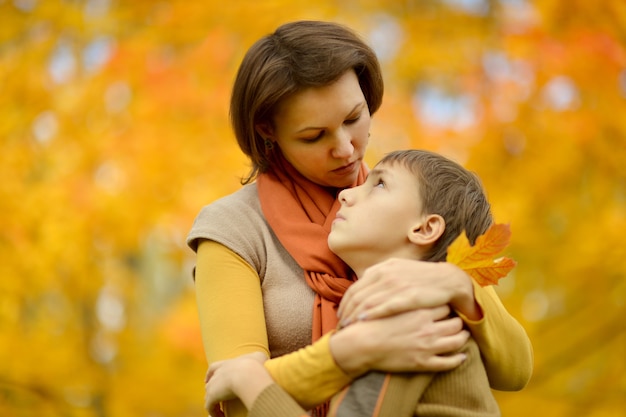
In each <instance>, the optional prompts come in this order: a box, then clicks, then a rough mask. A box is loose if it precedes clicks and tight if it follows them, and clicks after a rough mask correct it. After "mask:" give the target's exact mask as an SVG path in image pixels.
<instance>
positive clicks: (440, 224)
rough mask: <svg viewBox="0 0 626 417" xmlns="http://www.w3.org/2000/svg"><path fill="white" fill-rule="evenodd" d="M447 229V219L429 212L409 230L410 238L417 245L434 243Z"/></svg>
mask: <svg viewBox="0 0 626 417" xmlns="http://www.w3.org/2000/svg"><path fill="white" fill-rule="evenodd" d="M444 230H446V221H445V220H444V219H443V217H441V216H440V215H438V214H428V215H426V216H423V217H422V218H421V222H420V223H418V224H416V225H414V226H413V227H412V228H411V230H410V231H409V240H410V241H411V242H413V243H414V244H416V245H421V246H425V245H432V244H434V243H435V242H436V241H437V239H439V237H440V236H441V235H442V234H443V232H444Z"/></svg>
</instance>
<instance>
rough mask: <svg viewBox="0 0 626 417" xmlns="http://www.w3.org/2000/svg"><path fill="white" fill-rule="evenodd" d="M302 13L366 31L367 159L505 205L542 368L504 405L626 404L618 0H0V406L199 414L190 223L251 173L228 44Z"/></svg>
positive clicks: (516, 292) (499, 217)
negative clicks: (376, 68)
mask: <svg viewBox="0 0 626 417" xmlns="http://www.w3.org/2000/svg"><path fill="white" fill-rule="evenodd" d="M295 19H327V20H335V21H339V22H342V23H345V24H348V25H350V26H352V27H353V28H355V29H356V30H357V31H359V32H360V33H361V34H362V35H363V37H364V38H365V39H367V41H368V42H369V43H370V44H371V45H372V46H373V47H374V48H375V49H376V51H377V53H378V55H379V57H380V59H381V62H382V64H383V67H384V74H385V79H386V80H385V81H386V93H385V100H384V103H383V107H382V109H381V110H380V111H379V113H378V114H376V115H375V117H374V121H373V127H372V141H371V146H370V148H369V153H368V156H367V158H368V161H369V162H370V164H371V163H374V162H375V161H376V160H377V159H378V158H380V157H381V156H382V155H383V154H384V153H386V152H388V151H390V150H394V149H399V148H408V147H417V148H427V149H431V150H435V151H438V152H442V153H444V154H446V155H447V156H449V157H452V158H454V159H456V160H458V161H459V162H461V163H463V164H464V165H466V166H467V167H469V168H471V169H472V170H474V171H476V172H477V173H478V174H479V175H480V176H481V177H482V178H483V180H484V184H485V187H486V189H487V191H488V193H489V196H490V199H491V200H492V202H493V206H494V210H495V215H496V221H498V222H501V223H511V225H512V244H511V247H510V251H509V253H508V254H507V255H509V256H511V257H512V258H514V259H515V260H516V261H518V266H517V267H516V269H515V270H514V272H513V273H512V274H511V275H510V276H509V277H507V278H505V279H503V280H502V281H500V285H499V286H498V291H499V293H500V295H501V297H502V300H503V302H504V303H505V305H506V306H507V307H508V308H509V310H510V311H511V312H512V313H513V314H514V315H515V316H516V317H517V318H518V319H519V320H520V321H521V322H522V323H523V324H524V326H525V327H526V329H527V331H528V333H529V335H530V337H531V339H532V341H533V344H534V348H535V359H536V363H535V372H534V376H533V379H532V381H531V383H530V384H529V386H528V387H527V388H526V389H525V390H523V391H521V392H515V393H503V392H498V393H497V394H496V395H497V399H498V401H499V402H500V405H501V407H502V412H503V415H504V416H527V415H529V414H532V415H539V416H544V415H545V416H548V415H549V416H594V417H604V416H621V415H623V410H626V365H625V361H626V324H625V321H624V316H625V315H626V304H625V302H626V300H625V298H626V281H625V277H626V249H625V247H626V244H625V243H624V242H625V238H624V236H625V234H626V167H625V165H626V3H625V2H624V1H623V0H604V1H584V0H536V1H531V0H404V1H400V0H364V1H353V0H343V1H341V0H335V1H331V0H319V1H315V2H309V1H306V2H305V1H302V0H271V1H265V2H261V1H243V0H230V1H228V2H222V1H219V2H218V1H213V0H208V1H202V2H200V1H198V2H193V1H183V0H176V1H167V0H163V1H147V0H137V1H132V2H131V1H128V2H122V1H115V0H84V1H81V0H72V1H70V0H65V1H63V0H58V1H55V0H12V1H9V0H0V93H1V96H0V97H1V98H0V141H1V146H2V148H1V152H0V178H1V181H0V277H1V278H0V416H16V417H21V416H39V417H47V416H68V417H74V416H77V417H78V416H80V417H82V416H85V417H87V416H88V417H92V416H94V417H109V416H113V417H126V416H129V417H130V416H134V417H136V416H145V417H160V416H163V417H166V416H167V417H169V416H180V417H185V416H203V415H206V413H205V412H204V411H203V409H202V403H203V393H204V390H203V378H204V372H205V368H206V363H205V359H204V354H203V351H202V346H201V341H200V334H199V328H198V320H197V315H196V310H195V300H194V294H193V282H192V279H191V269H192V267H193V256H192V253H191V251H190V250H189V249H188V248H186V246H185V243H184V241H185V235H186V233H187V231H188V230H189V228H190V227H191V223H192V221H193V219H194V217H195V215H196V213H197V212H198V210H199V209H200V208H201V207H202V206H203V205H204V204H207V203H209V202H211V201H213V200H214V199H216V198H218V197H220V196H222V195H225V194H227V193H229V192H232V191H234V190H236V189H237V188H238V187H239V182H238V179H239V177H241V176H243V175H245V174H246V173H247V168H248V167H247V161H246V160H245V159H244V157H243V156H242V155H241V153H240V152H239V150H238V148H237V147H236V144H235V141H234V138H233V136H232V134H231V132H230V129H229V125H228V114H227V107H228V98H229V93H230V86H231V83H232V80H233V77H234V72H235V70H236V68H237V65H238V63H239V62H240V60H241V57H242V55H243V53H244V52H245V50H246V49H247V48H248V47H249V46H250V45H251V43H252V42H253V41H254V40H256V39H257V38H258V37H260V36H261V35H264V34H266V33H268V32H270V31H272V30H273V29H274V28H275V27H276V26H278V25H279V24H281V23H283V22H286V21H290V20H295Z"/></svg>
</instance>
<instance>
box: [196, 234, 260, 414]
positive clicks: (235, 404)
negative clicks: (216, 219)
mask: <svg viewBox="0 0 626 417" xmlns="http://www.w3.org/2000/svg"><path fill="white" fill-rule="evenodd" d="M195 287H196V303H197V306H198V314H199V317H200V326H201V331H202V342H203V345H204V351H205V355H206V358H207V361H208V363H209V365H211V364H212V363H214V362H216V361H221V360H224V359H230V358H234V357H237V356H240V355H244V354H249V353H253V352H262V353H264V354H265V355H266V356H269V349H268V342H267V331H266V328H265V315H264V312H263V297H262V294H261V287H260V285H259V277H258V275H256V272H255V271H254V270H253V269H252V268H251V267H250V265H248V264H247V263H246V262H245V261H243V259H241V258H240V257H239V256H237V255H236V254H235V253H234V252H232V251H231V250H229V249H228V248H226V247H224V246H223V245H220V244H219V243H216V242H213V241H209V240H203V241H201V243H200V244H199V246H198V255H197V258H196V272H195ZM224 407H226V408H227V409H228V413H229V414H228V415H229V416H231V417H244V416H246V415H247V412H246V409H245V407H244V406H243V404H241V402H239V401H237V400H235V401H229V402H227V403H225V404H224Z"/></svg>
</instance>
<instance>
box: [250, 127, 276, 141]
mask: <svg viewBox="0 0 626 417" xmlns="http://www.w3.org/2000/svg"><path fill="white" fill-rule="evenodd" d="M254 129H255V130H256V132H257V133H258V134H259V135H261V137H262V138H264V139H266V140H272V136H274V129H272V126H270V124H269V123H259V124H257V125H255V126H254Z"/></svg>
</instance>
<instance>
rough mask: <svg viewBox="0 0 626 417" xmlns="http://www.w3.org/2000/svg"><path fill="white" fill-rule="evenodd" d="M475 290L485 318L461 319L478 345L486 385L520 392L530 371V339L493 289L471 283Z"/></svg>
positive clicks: (531, 370)
mask: <svg viewBox="0 0 626 417" xmlns="http://www.w3.org/2000/svg"><path fill="white" fill-rule="evenodd" d="M472 282H474V281H473V280H472ZM474 291H475V297H476V302H477V303H478V304H479V305H480V306H481V309H482V310H483V311H484V312H485V313H484V317H483V318H482V319H481V320H478V321H473V320H468V319H466V318H464V317H463V319H464V321H465V323H466V324H467V326H468V328H469V329H470V331H471V332H472V335H473V336H474V339H475V340H476V342H477V343H478V347H479V348H480V352H481V354H482V357H483V362H484V364H485V369H486V370H487V375H488V376H489V383H490V385H491V387H492V388H493V389H497V390H501V391H519V390H521V389H522V388H524V387H525V386H526V385H527V384H528V381H529V380H530V377H531V375H532V372H533V347H532V344H531V343H530V339H529V338H528V335H527V334H526V331H525V330H524V328H523V327H522V325H521V324H520V323H519V322H518V321H517V320H515V318H513V316H511V315H510V314H509V312H508V311H507V310H506V308H504V306H503V305H502V302H501V301H500V298H499V297H498V294H497V293H496V291H495V290H494V288H493V287H492V286H488V287H481V286H480V285H478V284H477V283H475V282H474Z"/></svg>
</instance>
